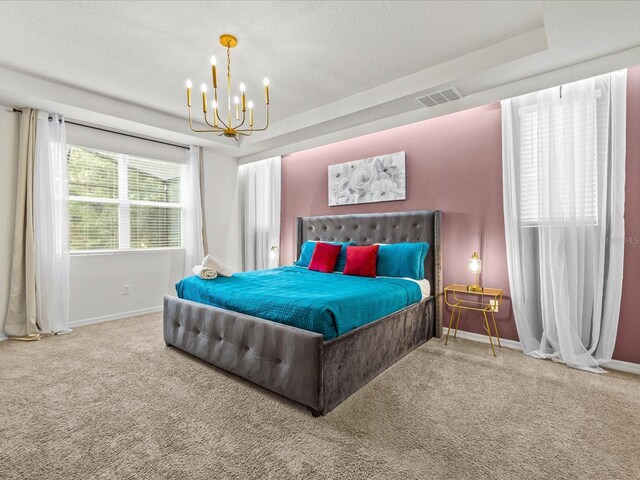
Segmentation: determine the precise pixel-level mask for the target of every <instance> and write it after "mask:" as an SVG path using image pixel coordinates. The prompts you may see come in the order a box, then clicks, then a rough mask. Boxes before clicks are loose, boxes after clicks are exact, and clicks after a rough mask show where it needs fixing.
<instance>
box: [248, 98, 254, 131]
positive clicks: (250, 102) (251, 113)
mask: <svg viewBox="0 0 640 480" xmlns="http://www.w3.org/2000/svg"><path fill="white" fill-rule="evenodd" d="M249 126H250V127H252V128H253V102H252V101H251V100H249Z"/></svg>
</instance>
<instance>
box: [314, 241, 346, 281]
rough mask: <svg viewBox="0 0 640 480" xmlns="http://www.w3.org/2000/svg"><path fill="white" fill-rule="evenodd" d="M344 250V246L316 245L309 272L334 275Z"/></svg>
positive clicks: (321, 243)
mask: <svg viewBox="0 0 640 480" xmlns="http://www.w3.org/2000/svg"><path fill="white" fill-rule="evenodd" d="M340 250H342V245H333V244H331V243H323V242H318V243H316V248H314V249H313V255H312V257H311V262H310V263H309V270H315V271H317V272H322V273H332V272H333V270H334V268H335V267H336V263H337V262H338V256H339V255H340Z"/></svg>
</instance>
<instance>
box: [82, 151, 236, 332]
mask: <svg viewBox="0 0 640 480" xmlns="http://www.w3.org/2000/svg"><path fill="white" fill-rule="evenodd" d="M152 145H153V144H152ZM150 156H151V155H150ZM203 161H204V193H203V195H204V202H205V204H204V207H205V208H204V217H205V223H206V227H207V240H208V246H209V253H211V254H212V255H214V256H216V257H218V258H220V259H221V260H222V261H224V262H225V263H228V265H229V266H230V267H231V268H232V269H233V270H240V269H241V267H242V256H241V254H242V253H241V252H242V249H241V245H240V241H239V239H240V238H241V237H240V236H241V230H240V213H239V207H238V195H237V188H236V184H237V176H238V162H237V160H236V159H235V158H231V157H225V156H223V155H219V154H216V153H215V152H211V151H207V150H205V151H204V160H203ZM183 262H184V253H183V252H181V251H173V252H143V253H135V252H131V253H117V254H115V255H84V256H73V257H72V259H71V279H70V284H71V285H70V287H71V305H70V310H71V311H70V313H69V315H70V321H71V322H72V324H73V322H83V321H86V320H91V319H96V318H100V317H110V316H119V315H122V314H126V313H129V312H132V313H135V312H138V311H145V310H149V309H153V308H157V307H160V306H161V305H162V297H163V296H164V295H175V293H176V291H175V284H176V282H178V281H179V280H180V279H181V278H182V277H183ZM125 285H128V286H129V294H128V295H124V293H123V291H124V286H125Z"/></svg>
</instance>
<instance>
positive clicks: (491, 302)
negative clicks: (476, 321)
mask: <svg viewBox="0 0 640 480" xmlns="http://www.w3.org/2000/svg"><path fill="white" fill-rule="evenodd" d="M489 305H491V307H493V312H494V313H498V305H499V303H498V300H489Z"/></svg>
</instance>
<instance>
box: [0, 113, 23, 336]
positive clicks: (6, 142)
mask: <svg viewBox="0 0 640 480" xmlns="http://www.w3.org/2000/svg"><path fill="white" fill-rule="evenodd" d="M19 125H20V117H19V116H18V114H15V113H12V112H11V109H7V108H6V107H2V106H0V167H1V168H2V175H0V335H1V334H2V332H4V321H5V314H6V311H7V301H8V299H9V277H10V275H11V252H12V250H13V224H14V219H15V208H16V204H15V198H16V183H17V174H18V130H19Z"/></svg>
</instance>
